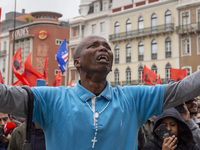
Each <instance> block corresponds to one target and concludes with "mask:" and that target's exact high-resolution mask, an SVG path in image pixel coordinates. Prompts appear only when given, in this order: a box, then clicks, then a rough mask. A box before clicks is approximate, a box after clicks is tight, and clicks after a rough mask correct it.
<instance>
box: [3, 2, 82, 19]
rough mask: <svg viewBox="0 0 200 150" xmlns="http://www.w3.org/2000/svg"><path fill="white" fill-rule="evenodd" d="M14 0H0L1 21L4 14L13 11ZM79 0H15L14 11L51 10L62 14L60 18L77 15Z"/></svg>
mask: <svg viewBox="0 0 200 150" xmlns="http://www.w3.org/2000/svg"><path fill="white" fill-rule="evenodd" d="M14 5H15V0H0V7H1V10H2V12H1V13H2V14H1V21H2V20H4V19H5V14H6V13H7V12H10V11H14ZM79 5H80V0H16V11H17V12H22V9H25V13H31V12H35V11H52V12H57V13H60V14H62V15H63V16H62V18H60V19H62V20H67V19H69V18H73V17H76V16H79V12H78V10H79Z"/></svg>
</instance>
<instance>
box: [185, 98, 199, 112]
mask: <svg viewBox="0 0 200 150" xmlns="http://www.w3.org/2000/svg"><path fill="white" fill-rule="evenodd" d="M185 104H186V106H187V108H188V110H189V112H190V114H191V115H196V114H197V108H198V103H197V99H196V98H193V99H190V100H188V101H186V102H185Z"/></svg>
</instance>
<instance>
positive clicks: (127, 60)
mask: <svg viewBox="0 0 200 150" xmlns="http://www.w3.org/2000/svg"><path fill="white" fill-rule="evenodd" d="M126 62H131V44H127V45H126Z"/></svg>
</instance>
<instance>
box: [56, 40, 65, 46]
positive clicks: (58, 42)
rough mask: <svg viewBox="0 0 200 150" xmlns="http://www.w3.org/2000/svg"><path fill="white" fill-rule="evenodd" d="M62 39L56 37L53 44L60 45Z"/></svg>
mask: <svg viewBox="0 0 200 150" xmlns="http://www.w3.org/2000/svg"><path fill="white" fill-rule="evenodd" d="M63 41H64V40H61V39H56V40H55V45H61V44H62V42H63Z"/></svg>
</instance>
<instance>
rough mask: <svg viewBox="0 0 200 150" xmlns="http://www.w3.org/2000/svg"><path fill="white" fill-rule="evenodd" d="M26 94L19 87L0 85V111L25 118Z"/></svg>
mask: <svg viewBox="0 0 200 150" xmlns="http://www.w3.org/2000/svg"><path fill="white" fill-rule="evenodd" d="M27 101H28V94H27V92H26V90H24V89H23V88H21V87H15V86H7V85H3V84H0V110H1V112H3V113H7V114H14V115H16V116H20V117H26V113H27V107H28V105H27Z"/></svg>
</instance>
